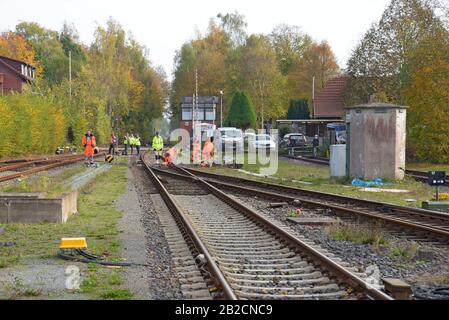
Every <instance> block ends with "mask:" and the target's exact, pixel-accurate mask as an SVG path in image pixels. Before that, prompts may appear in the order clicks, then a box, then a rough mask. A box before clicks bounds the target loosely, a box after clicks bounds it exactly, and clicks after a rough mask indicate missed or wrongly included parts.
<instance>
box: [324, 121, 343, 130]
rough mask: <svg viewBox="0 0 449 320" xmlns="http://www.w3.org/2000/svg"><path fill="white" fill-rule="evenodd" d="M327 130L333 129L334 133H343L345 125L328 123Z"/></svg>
mask: <svg viewBox="0 0 449 320" xmlns="http://www.w3.org/2000/svg"><path fill="white" fill-rule="evenodd" d="M327 128H328V129H334V130H335V131H345V130H346V125H345V124H344V123H329V124H328V125H327Z"/></svg>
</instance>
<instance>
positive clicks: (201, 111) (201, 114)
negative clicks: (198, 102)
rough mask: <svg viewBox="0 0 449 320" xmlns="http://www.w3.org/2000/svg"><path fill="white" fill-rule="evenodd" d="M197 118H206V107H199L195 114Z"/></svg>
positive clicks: (201, 119)
mask: <svg viewBox="0 0 449 320" xmlns="http://www.w3.org/2000/svg"><path fill="white" fill-rule="evenodd" d="M195 120H199V121H203V120H204V109H203V108H198V109H197V110H196V114H195Z"/></svg>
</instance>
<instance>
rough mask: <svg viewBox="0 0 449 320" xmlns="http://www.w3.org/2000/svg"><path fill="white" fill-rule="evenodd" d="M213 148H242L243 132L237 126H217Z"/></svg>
mask: <svg viewBox="0 0 449 320" xmlns="http://www.w3.org/2000/svg"><path fill="white" fill-rule="evenodd" d="M214 144H215V148H220V149H221V150H223V149H231V148H232V149H241V150H243V132H242V130H240V129H237V128H218V129H217V131H215V137H214Z"/></svg>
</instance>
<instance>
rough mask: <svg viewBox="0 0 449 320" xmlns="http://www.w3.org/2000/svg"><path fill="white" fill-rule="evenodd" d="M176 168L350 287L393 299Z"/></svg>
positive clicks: (225, 195) (369, 294)
mask: <svg viewBox="0 0 449 320" xmlns="http://www.w3.org/2000/svg"><path fill="white" fill-rule="evenodd" d="M177 168H178V170H180V171H182V172H183V173H185V174H187V175H190V176H191V177H192V178H193V179H195V180H196V181H198V182H199V183H200V184H201V185H202V186H203V187H204V188H206V189H207V190H209V191H210V192H211V193H212V194H214V195H215V196H216V197H218V198H219V199H221V200H222V201H224V202H225V203H227V204H229V205H230V206H231V207H233V208H235V209H237V210H238V211H240V212H241V213H243V214H244V215H246V216H248V217H250V218H251V219H253V220H255V221H257V222H258V223H259V224H261V225H263V226H264V227H265V228H266V229H267V230H268V231H269V232H274V233H275V234H276V236H278V237H280V238H282V239H283V240H284V241H286V242H287V243H289V244H290V245H291V246H292V247H294V248H296V249H297V250H298V251H300V252H302V253H305V254H306V255H307V256H308V257H309V258H310V259H311V260H312V261H314V262H315V264H316V265H320V266H324V269H326V270H328V271H330V272H331V273H332V274H334V275H337V278H338V279H339V280H340V281H341V282H342V283H346V284H350V285H351V286H352V287H354V288H355V289H358V291H360V292H363V293H365V294H366V295H368V296H369V297H371V298H372V299H377V300H393V299H392V298H391V297H390V296H389V295H387V294H386V293H384V292H382V291H380V290H379V289H376V288H374V287H372V286H370V285H369V284H368V283H366V282H365V281H364V280H363V279H361V278H360V277H358V276H357V275H355V274H353V273H352V272H350V271H349V270H348V269H346V268H345V267H343V266H341V265H339V264H338V263H336V262H334V261H332V260H331V259H329V258H328V257H327V256H326V255H324V254H322V253H321V252H319V251H318V250H316V249H314V248H313V247H311V246H310V245H308V244H307V243H305V242H304V241H302V240H300V239H298V238H297V237H295V236H294V235H292V234H291V233H289V232H287V231H286V230H284V229H282V228H280V227H279V226H277V225H275V224H274V223H273V222H271V221H269V220H267V219H266V218H265V217H263V216H261V215H260V214H259V213H257V212H256V211H254V210H252V209H251V208H248V207H247V206H245V205H244V204H243V203H241V202H240V201H237V200H235V199H233V198H231V197H230V196H229V195H227V194H226V193H224V192H223V191H221V190H219V189H218V188H216V187H215V186H213V185H212V184H210V183H209V182H207V181H205V180H204V179H202V178H200V177H198V176H196V175H194V174H193V173H191V172H189V171H187V170H186V169H185V168H181V167H177Z"/></svg>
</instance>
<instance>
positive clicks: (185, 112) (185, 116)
mask: <svg viewBox="0 0 449 320" xmlns="http://www.w3.org/2000/svg"><path fill="white" fill-rule="evenodd" d="M181 116H182V120H184V121H191V120H192V108H182V115H181Z"/></svg>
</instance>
